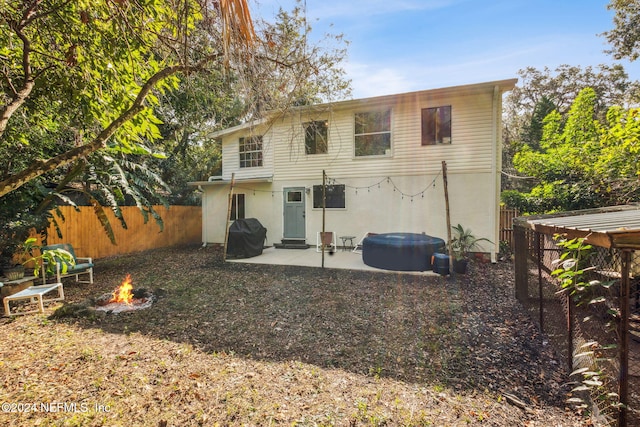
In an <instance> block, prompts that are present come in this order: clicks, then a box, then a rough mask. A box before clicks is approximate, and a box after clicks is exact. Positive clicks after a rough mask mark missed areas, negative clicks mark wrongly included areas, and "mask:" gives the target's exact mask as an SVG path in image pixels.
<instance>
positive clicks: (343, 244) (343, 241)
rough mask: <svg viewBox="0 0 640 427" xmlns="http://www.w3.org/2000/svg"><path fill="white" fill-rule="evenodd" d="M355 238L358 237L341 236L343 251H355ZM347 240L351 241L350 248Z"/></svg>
mask: <svg viewBox="0 0 640 427" xmlns="http://www.w3.org/2000/svg"><path fill="white" fill-rule="evenodd" d="M355 238H356V236H340V240H342V250H343V251H346V250H351V249H353V239H355ZM347 240H348V241H349V247H348V248H347Z"/></svg>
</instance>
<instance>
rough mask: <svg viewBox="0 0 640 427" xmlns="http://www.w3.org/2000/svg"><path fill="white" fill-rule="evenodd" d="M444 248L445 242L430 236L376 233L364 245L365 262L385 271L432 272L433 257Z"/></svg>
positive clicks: (363, 255) (363, 256)
mask: <svg viewBox="0 0 640 427" xmlns="http://www.w3.org/2000/svg"><path fill="white" fill-rule="evenodd" d="M444 249H445V242H444V240H442V239H440V238H438V237H431V236H428V235H426V234H418V233H384V234H376V235H373V236H369V237H366V238H365V239H364V241H363V242H362V260H363V261H364V263H365V264H367V265H369V266H371V267H376V268H382V269H385V270H394V271H427V270H431V257H432V256H433V254H434V253H436V252H444Z"/></svg>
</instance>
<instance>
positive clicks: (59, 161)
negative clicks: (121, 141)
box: [0, 54, 221, 197]
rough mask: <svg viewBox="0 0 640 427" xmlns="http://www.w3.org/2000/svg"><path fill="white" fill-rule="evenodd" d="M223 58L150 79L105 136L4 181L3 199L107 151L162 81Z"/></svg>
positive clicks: (169, 69) (169, 70)
mask: <svg viewBox="0 0 640 427" xmlns="http://www.w3.org/2000/svg"><path fill="white" fill-rule="evenodd" d="M220 56H221V55H220V54H215V55H211V56H209V57H207V58H205V59H203V60H202V61H200V62H198V63H197V64H196V65H192V66H188V65H174V66H171V67H167V68H164V69H162V70H160V71H158V72H157V73H156V74H154V75H153V76H151V78H149V80H147V82H146V83H145V84H144V85H143V86H142V87H141V88H140V92H139V93H138V96H137V97H136V99H135V100H134V101H133V104H132V105H131V107H129V109H128V110H127V111H125V112H124V113H122V114H121V115H120V116H119V117H118V118H117V119H115V120H114V121H113V122H111V123H110V124H109V126H107V127H106V128H105V129H104V130H103V131H102V132H100V133H99V134H98V136H96V137H95V138H94V139H93V141H91V142H90V143H88V144H85V145H81V146H79V147H74V148H72V149H71V150H68V151H66V152H64V153H61V154H59V155H57V156H55V157H52V158H51V159H48V160H46V161H37V162H35V163H33V164H31V166H29V167H28V168H26V169H24V170H23V171H21V172H19V173H17V174H15V175H12V176H10V177H9V178H7V179H5V180H4V181H2V182H0V197H2V196H4V195H5V194H7V193H10V192H11V191H13V190H16V189H18V188H20V187H21V186H23V185H24V184H26V183H27V182H29V181H30V180H32V179H35V178H37V177H39V176H41V175H43V174H45V173H47V172H51V171H52V170H54V169H57V168H59V167H61V166H65V165H68V164H70V163H73V162H74V161H76V160H78V159H81V158H84V157H87V156H89V155H90V154H91V153H93V152H95V151H98V150H100V149H102V148H104V147H106V144H107V141H108V140H109V138H111V136H113V134H114V133H115V132H116V131H117V130H118V129H119V128H120V127H121V126H122V125H123V124H124V123H126V122H127V121H129V120H131V119H132V118H133V117H135V115H136V114H138V113H139V112H140V111H142V110H143V109H144V101H145V99H146V98H147V96H148V95H149V93H150V92H151V90H152V89H153V88H154V87H155V86H156V85H157V84H158V83H159V82H160V81H161V80H163V79H165V78H167V77H169V76H172V75H174V74H176V73H179V72H190V71H197V70H201V69H202V68H203V67H204V66H205V65H206V64H207V63H209V62H211V61H212V60H215V59H217V58H219V57H220Z"/></svg>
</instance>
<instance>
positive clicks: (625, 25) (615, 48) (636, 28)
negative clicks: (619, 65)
mask: <svg viewBox="0 0 640 427" xmlns="http://www.w3.org/2000/svg"><path fill="white" fill-rule="evenodd" d="M607 8H608V9H610V10H613V11H615V15H614V17H613V24H614V27H613V29H612V30H610V31H607V32H605V33H604V36H605V37H606V38H607V40H608V41H609V43H610V44H611V49H610V50H609V51H608V53H610V54H612V55H613V57H614V58H616V59H623V58H627V59H629V60H631V61H635V60H636V59H638V56H640V1H638V0H611V2H610V3H609V5H608V6H607Z"/></svg>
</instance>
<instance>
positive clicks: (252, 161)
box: [240, 136, 262, 168]
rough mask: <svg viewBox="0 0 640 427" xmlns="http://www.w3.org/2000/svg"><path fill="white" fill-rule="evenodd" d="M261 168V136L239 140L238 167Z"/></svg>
mask: <svg viewBox="0 0 640 427" xmlns="http://www.w3.org/2000/svg"><path fill="white" fill-rule="evenodd" d="M259 166H262V136H251V137H247V138H240V167H241V168H255V167H259Z"/></svg>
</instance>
